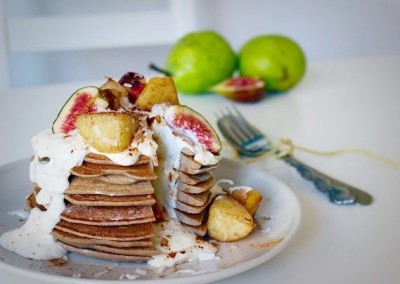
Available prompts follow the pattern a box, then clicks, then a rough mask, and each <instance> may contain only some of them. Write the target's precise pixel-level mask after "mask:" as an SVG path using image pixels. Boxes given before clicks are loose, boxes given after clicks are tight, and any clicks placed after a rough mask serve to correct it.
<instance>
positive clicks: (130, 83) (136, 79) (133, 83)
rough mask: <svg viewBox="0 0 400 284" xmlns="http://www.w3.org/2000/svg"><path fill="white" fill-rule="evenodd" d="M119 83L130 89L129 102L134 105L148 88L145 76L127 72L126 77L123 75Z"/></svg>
mask: <svg viewBox="0 0 400 284" xmlns="http://www.w3.org/2000/svg"><path fill="white" fill-rule="evenodd" d="M118 83H119V84H121V85H122V86H124V87H127V88H128V91H129V94H128V98H129V101H130V102H131V103H133V104H134V103H135V102H136V99H137V98H138V97H139V95H140V93H141V92H142V91H143V89H144V87H145V86H146V79H145V78H144V76H143V75H141V74H139V73H136V72H127V73H125V74H124V75H122V77H121V79H119V81H118Z"/></svg>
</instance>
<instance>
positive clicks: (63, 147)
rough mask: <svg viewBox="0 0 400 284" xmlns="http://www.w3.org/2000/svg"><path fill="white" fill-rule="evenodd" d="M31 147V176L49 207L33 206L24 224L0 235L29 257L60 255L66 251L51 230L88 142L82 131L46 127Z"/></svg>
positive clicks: (42, 201)
mask: <svg viewBox="0 0 400 284" xmlns="http://www.w3.org/2000/svg"><path fill="white" fill-rule="evenodd" d="M32 147H33V150H34V153H35V156H34V158H33V160H32V162H31V164H30V174H29V176H30V179H31V181H32V182H34V183H36V184H38V185H39V186H40V188H41V191H40V193H39V194H38V196H37V198H36V201H37V203H39V204H41V205H43V206H45V207H46V208H47V210H46V211H40V210H39V209H38V208H34V209H33V210H32V211H31V213H30V216H29V218H28V220H27V221H26V223H25V224H24V225H23V226H22V227H21V228H18V229H15V230H12V231H9V232H6V233H4V234H3V235H2V236H1V237H0V244H1V245H2V246H3V247H4V248H6V249H8V250H10V251H12V252H15V253H17V254H19V255H21V256H24V257H28V258H33V259H41V260H47V259H55V258H61V257H63V256H64V255H65V254H66V251H65V250H64V249H63V248H62V247H61V246H60V245H58V244H57V242H56V241H55V239H54V237H53V236H52V235H51V234H50V233H51V231H52V230H53V228H54V226H55V225H56V224H57V223H58V222H59V221H60V217H59V216H60V214H61V213H62V212H63V211H64V209H65V204H64V195H63V193H64V191H65V190H66V189H67V188H68V186H69V182H68V177H69V175H70V170H71V168H72V167H75V166H78V165H80V164H81V163H82V161H83V158H84V156H85V154H86V148H87V145H86V143H85V142H84V141H83V139H82V138H81V137H80V135H70V136H67V137H64V136H63V135H61V134H53V133H51V131H50V130H46V131H43V132H41V133H39V134H38V135H36V136H35V137H33V139H32Z"/></svg>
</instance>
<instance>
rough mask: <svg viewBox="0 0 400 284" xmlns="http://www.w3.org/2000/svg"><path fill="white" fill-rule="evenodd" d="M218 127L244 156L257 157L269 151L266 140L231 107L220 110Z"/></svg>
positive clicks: (269, 144)
mask: <svg viewBox="0 0 400 284" xmlns="http://www.w3.org/2000/svg"><path fill="white" fill-rule="evenodd" d="M218 126H219V128H220V130H221V132H222V134H224V136H225V137H226V138H227V139H228V141H231V142H232V144H234V146H235V147H236V148H237V150H238V151H239V152H241V153H243V154H245V155H250V154H251V155H259V154H260V153H263V152H265V151H268V150H269V149H271V143H270V141H269V140H268V138H266V137H265V136H264V135H263V134H262V133H261V132H260V131H259V130H257V129H256V128H255V127H254V126H252V125H251V124H250V123H249V122H248V121H247V120H246V118H244V116H243V115H242V114H241V113H240V112H239V110H238V109H237V108H236V107H235V106H233V105H232V106H231V107H225V108H223V109H221V110H220V114H219V115H218Z"/></svg>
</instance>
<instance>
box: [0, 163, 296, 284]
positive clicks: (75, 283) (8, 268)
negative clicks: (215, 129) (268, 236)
mask: <svg viewBox="0 0 400 284" xmlns="http://www.w3.org/2000/svg"><path fill="white" fill-rule="evenodd" d="M27 160H29V158H25V159H20V160H17V161H14V162H11V163H7V164H4V165H1V166H0V174H1V173H2V172H3V171H4V170H7V169H10V168H12V167H15V166H17V164H22V163H24V162H26V161H27ZM222 161H224V163H231V164H237V165H238V166H240V167H246V168H252V169H254V170H256V171H259V172H262V173H263V174H264V175H266V176H268V178H269V179H271V180H273V181H274V182H275V183H277V184H279V186H280V187H282V188H285V190H286V193H287V194H289V196H290V198H291V200H292V202H293V208H292V210H293V213H292V215H293V219H292V223H293V224H292V226H290V229H289V231H288V233H287V236H286V237H285V238H284V239H283V241H282V242H280V243H279V244H278V245H277V246H276V247H274V248H273V249H271V250H269V251H268V252H266V253H265V254H262V255H260V256H258V257H255V258H252V259H250V260H247V261H244V262H243V263H239V264H235V265H233V266H230V267H227V268H223V269H219V270H217V271H214V272H209V273H204V274H198V275H187V276H185V277H181V278H164V279H148V280H144V279H140V278H139V279H135V280H133V281H135V283H138V284H152V283H155V284H158V283H164V284H168V283H171V284H175V283H177V284H179V283H187V282H188V281H190V283H209V282H212V281H217V280H222V279H226V278H229V277H232V276H234V275H237V274H240V273H242V272H245V271H247V270H250V269H252V268H255V267H257V266H259V265H261V264H263V263H265V262H267V261H268V260H270V259H272V258H274V257H275V256H276V255H278V254H279V253H280V252H281V251H283V250H284V249H285V248H286V247H287V246H288V245H289V244H290V243H291V242H292V241H293V239H294V238H295V236H296V235H297V233H298V231H299V230H298V229H299V227H300V225H301V219H302V210H301V205H300V201H299V199H298V198H297V196H296V195H295V194H294V192H293V191H292V189H291V188H290V187H289V186H288V185H286V184H285V183H284V182H283V181H281V180H280V179H278V178H277V177H275V176H273V175H272V174H270V173H269V172H267V171H265V170H262V169H260V168H258V167H255V166H253V165H248V164H246V163H244V162H242V161H238V160H234V159H231V158H226V157H222V159H221V162H222ZM1 271H4V272H8V273H12V274H15V275H17V276H20V277H28V278H29V277H30V278H31V279H35V280H41V281H50V282H49V283H68V284H89V283H97V284H103V283H104V284H117V283H121V280H116V279H115V280H107V279H93V278H74V277H71V276H63V275H55V274H48V273H45V272H41V271H36V270H24V269H22V268H18V267H16V266H14V265H11V264H8V263H5V262H3V261H2V260H0V272H1Z"/></svg>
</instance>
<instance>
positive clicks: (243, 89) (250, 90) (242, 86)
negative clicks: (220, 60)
mask: <svg viewBox="0 0 400 284" xmlns="http://www.w3.org/2000/svg"><path fill="white" fill-rule="evenodd" d="M212 91H213V92H215V93H217V94H219V95H222V96H224V97H226V98H228V99H230V100H234V101H238V102H256V101H259V100H261V99H262V97H263V96H264V94H265V82H264V81H263V80H260V79H257V78H253V77H235V78H231V79H227V80H224V81H222V82H221V83H219V84H218V85H216V86H214V87H213V88H212Z"/></svg>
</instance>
